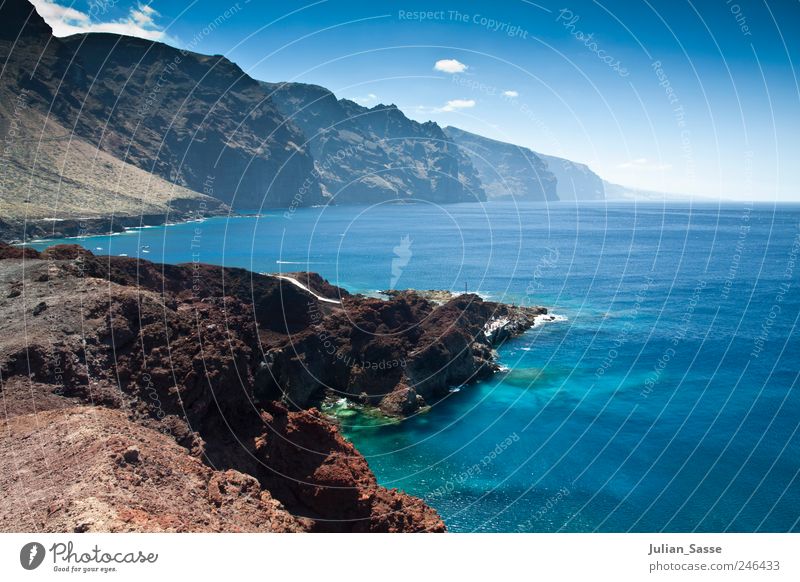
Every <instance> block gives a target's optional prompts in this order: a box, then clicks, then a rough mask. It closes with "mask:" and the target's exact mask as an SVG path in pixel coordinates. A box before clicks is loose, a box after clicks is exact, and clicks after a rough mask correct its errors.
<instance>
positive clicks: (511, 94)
mask: <svg viewBox="0 0 800 582" xmlns="http://www.w3.org/2000/svg"><path fill="white" fill-rule="evenodd" d="M503 95H505V96H506V97H519V91H503Z"/></svg>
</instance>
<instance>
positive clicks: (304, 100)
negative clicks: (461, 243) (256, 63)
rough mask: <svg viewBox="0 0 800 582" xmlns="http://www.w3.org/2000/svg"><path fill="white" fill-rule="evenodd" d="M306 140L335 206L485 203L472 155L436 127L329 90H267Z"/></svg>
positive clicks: (291, 86)
mask: <svg viewBox="0 0 800 582" xmlns="http://www.w3.org/2000/svg"><path fill="white" fill-rule="evenodd" d="M264 86H265V87H267V88H268V89H269V90H270V95H271V98H272V99H273V100H274V101H275V103H277V105H278V107H279V108H280V110H281V112H282V113H283V114H284V115H285V116H286V117H287V118H288V119H290V120H291V121H292V122H294V123H296V124H297V125H298V126H299V127H300V128H301V129H302V130H303V133H305V135H306V138H307V139H308V140H309V144H310V149H311V153H312V155H313V157H314V163H315V168H316V170H317V173H318V175H319V178H320V182H321V183H322V185H323V188H324V189H325V192H326V194H327V195H329V196H330V197H331V198H332V199H333V200H334V201H335V202H336V203H337V204H347V203H360V204H363V203H374V202H379V201H384V200H400V201H403V200H412V199H413V200H426V201H430V202H437V203H447V202H475V201H482V200H485V199H486V195H485V193H484V190H483V188H482V186H481V182H480V179H479V178H478V175H477V174H476V172H475V169H474V168H473V165H472V163H471V161H470V159H469V157H468V156H466V155H465V154H464V153H463V152H462V151H461V150H460V149H459V148H457V147H454V146H453V144H452V143H450V140H449V139H448V138H447V136H446V135H445V134H444V132H443V131H442V129H441V128H440V127H439V126H438V125H437V124H436V123H433V122H427V123H418V122H416V121H413V120H411V119H409V118H408V117H406V116H405V115H404V114H403V112H402V111H400V110H399V109H398V108H397V107H396V106H394V105H377V106H375V107H372V108H367V107H363V106H361V105H358V104H357V103H354V102H353V101H349V100H347V99H337V98H336V96H335V95H334V94H333V93H331V92H330V91H329V90H328V89H325V88H324V87H319V86H317V85H307V84H303V83H278V84H267V83H265V84H264Z"/></svg>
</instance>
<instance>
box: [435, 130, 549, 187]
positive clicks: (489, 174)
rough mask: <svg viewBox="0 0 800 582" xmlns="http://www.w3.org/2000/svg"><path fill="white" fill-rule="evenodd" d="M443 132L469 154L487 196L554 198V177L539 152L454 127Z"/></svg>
mask: <svg viewBox="0 0 800 582" xmlns="http://www.w3.org/2000/svg"><path fill="white" fill-rule="evenodd" d="M444 132H445V134H446V135H447V137H448V138H449V139H451V140H452V141H453V142H454V143H455V144H456V145H457V146H458V147H459V148H460V149H461V150H462V151H463V152H464V153H465V154H466V155H468V156H469V158H470V160H471V161H472V165H473V166H475V168H476V169H477V171H478V176H480V180H481V183H482V184H483V187H484V189H485V190H486V195H487V197H488V198H489V199H500V198H511V197H513V198H515V199H517V200H558V195H557V194H556V177H555V176H554V175H553V173H552V172H551V171H550V170H549V169H548V166H547V162H545V161H544V160H543V159H542V157H541V156H540V155H539V154H537V153H535V152H533V151H531V150H529V149H528V148H524V147H521V146H516V145H512V144H509V143H505V142H501V141H497V140H493V139H489V138H487V137H483V136H480V135H476V134H474V133H469V132H468V131H464V130H462V129H458V128H456V127H445V128H444Z"/></svg>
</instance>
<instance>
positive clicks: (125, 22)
mask: <svg viewBox="0 0 800 582" xmlns="http://www.w3.org/2000/svg"><path fill="white" fill-rule="evenodd" d="M66 1H68V0H66ZM31 2H32V4H33V5H34V6H35V7H36V11H37V12H38V13H39V14H40V15H41V17H42V18H44V19H45V21H46V22H47V24H49V25H50V26H51V27H52V28H53V34H54V35H55V36H69V35H71V34H78V33H81V32H113V33H115V34H124V35H126V36H138V37H140V38H146V39H148V40H167V34H166V32H164V30H163V29H162V28H161V27H160V26H159V25H157V24H156V22H155V19H156V17H158V16H160V15H159V13H158V12H157V11H156V10H155V9H154V8H153V7H152V6H150V5H149V4H137V5H136V6H135V7H132V8H131V9H130V11H129V12H128V15H127V16H125V17H123V18H118V19H117V20H109V21H106V22H102V21H100V20H96V19H95V18H93V17H92V15H91V14H90V13H88V12H81V11H80V10H77V9H75V8H71V7H69V6H62V5H61V4H58V3H57V2H56V1H55V0H31Z"/></svg>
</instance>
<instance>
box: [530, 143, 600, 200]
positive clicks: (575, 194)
mask: <svg viewBox="0 0 800 582" xmlns="http://www.w3.org/2000/svg"><path fill="white" fill-rule="evenodd" d="M539 155H540V156H541V157H542V159H543V160H544V161H545V162H547V169H548V170H550V171H551V172H552V173H553V175H554V176H555V177H556V181H557V184H558V186H557V192H558V199H559V200H565V201H574V200H578V201H580V200H604V199H605V187H604V185H603V179H602V178H600V176H598V175H597V174H595V173H594V172H593V171H592V170H591V169H590V168H589V166H587V165H586V164H579V163H578V162H573V161H571V160H566V159H564V158H558V157H555V156H546V155H544V154H539Z"/></svg>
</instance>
